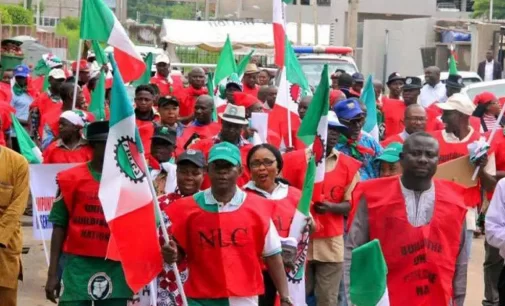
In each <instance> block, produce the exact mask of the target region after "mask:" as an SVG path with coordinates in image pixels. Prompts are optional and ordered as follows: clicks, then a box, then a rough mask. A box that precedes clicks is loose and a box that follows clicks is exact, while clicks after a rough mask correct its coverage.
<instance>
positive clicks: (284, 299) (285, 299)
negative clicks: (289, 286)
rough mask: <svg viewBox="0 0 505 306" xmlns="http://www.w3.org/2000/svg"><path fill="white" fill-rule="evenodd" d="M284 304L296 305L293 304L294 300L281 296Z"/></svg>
mask: <svg viewBox="0 0 505 306" xmlns="http://www.w3.org/2000/svg"><path fill="white" fill-rule="evenodd" d="M282 303H285V304H288V305H290V306H293V305H295V304H294V303H293V300H292V299H291V297H289V296H281V304H282Z"/></svg>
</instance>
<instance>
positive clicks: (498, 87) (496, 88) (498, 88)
mask: <svg viewBox="0 0 505 306" xmlns="http://www.w3.org/2000/svg"><path fill="white" fill-rule="evenodd" d="M484 91H489V92H491V93H492V94H494V95H495V96H496V97H497V98H502V97H505V86H503V84H493V85H488V86H482V87H477V88H469V89H468V90H467V91H466V94H467V95H468V97H469V98H470V99H471V100H472V101H473V99H474V98H475V96H476V95H478V94H480V93H482V92H484Z"/></svg>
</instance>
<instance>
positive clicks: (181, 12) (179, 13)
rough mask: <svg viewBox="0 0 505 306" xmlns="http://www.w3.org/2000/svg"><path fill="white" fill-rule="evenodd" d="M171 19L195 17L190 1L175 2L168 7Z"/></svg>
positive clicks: (193, 7) (193, 6)
mask: <svg viewBox="0 0 505 306" xmlns="http://www.w3.org/2000/svg"><path fill="white" fill-rule="evenodd" d="M168 12H169V13H170V18H172V19H184V20H188V19H195V12H196V10H195V5H194V4H190V3H181V4H175V5H171V6H169V7H168Z"/></svg>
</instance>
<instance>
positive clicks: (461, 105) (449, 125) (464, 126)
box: [432, 93, 496, 252]
mask: <svg viewBox="0 0 505 306" xmlns="http://www.w3.org/2000/svg"><path fill="white" fill-rule="evenodd" d="M436 106H437V107H439V108H440V109H442V110H443V114H442V121H443V122H444V124H445V129H444V130H441V131H435V132H432V134H433V136H434V137H435V139H437V140H438V144H439V146H440V149H439V152H440V158H439V163H440V164H442V163H445V162H449V161H451V160H454V159H456V158H459V157H462V156H465V155H468V154H469V151H468V145H469V144H471V143H473V142H475V141H478V140H479V139H480V138H481V137H482V135H481V133H480V132H479V130H476V129H475V128H474V127H473V126H472V125H471V124H470V117H471V115H472V113H473V111H474V110H475V105H474V104H473V102H472V101H471V100H470V98H468V96H467V95H464V94H460V93H457V94H454V95H452V96H451V97H449V99H448V100H447V101H446V102H445V103H437V104H436ZM475 164H476V165H477V166H480V168H479V172H478V176H477V177H478V179H479V181H478V184H477V185H476V186H474V187H470V188H468V189H467V190H466V193H465V202H464V203H465V204H466V205H467V206H468V214H467V226H468V231H467V237H468V240H469V241H468V245H469V246H468V248H469V251H468V252H470V250H471V243H472V239H471V238H472V237H473V231H475V230H476V229H477V228H476V219H477V216H476V213H477V212H476V206H478V205H480V204H481V202H482V196H481V188H483V189H484V190H485V191H493V189H494V187H495V185H496V178H495V176H496V157H495V154H494V153H491V154H490V155H489V156H488V155H487V154H486V155H484V156H483V157H482V158H480V159H479V160H477V162H476V163H475Z"/></svg>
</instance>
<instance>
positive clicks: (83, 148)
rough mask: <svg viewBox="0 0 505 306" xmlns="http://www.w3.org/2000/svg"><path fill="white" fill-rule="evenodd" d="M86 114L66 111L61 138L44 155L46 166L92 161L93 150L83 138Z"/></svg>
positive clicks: (60, 121) (62, 116)
mask: <svg viewBox="0 0 505 306" xmlns="http://www.w3.org/2000/svg"><path fill="white" fill-rule="evenodd" d="M84 116H85V115H84V113H82V112H79V111H65V112H63V113H62V114H61V116H60V120H59V124H58V130H59V138H58V139H57V140H56V141H53V142H52V143H51V144H50V145H49V146H48V147H47V148H46V149H45V150H44V152H43V153H42V157H43V160H44V164H65V163H84V162H87V161H90V160H91V158H92V156H93V149H92V148H91V147H90V146H89V145H88V143H87V142H86V141H85V140H84V139H83V138H82V134H81V133H82V129H83V127H84V124H85V118H84Z"/></svg>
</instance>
